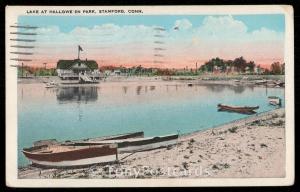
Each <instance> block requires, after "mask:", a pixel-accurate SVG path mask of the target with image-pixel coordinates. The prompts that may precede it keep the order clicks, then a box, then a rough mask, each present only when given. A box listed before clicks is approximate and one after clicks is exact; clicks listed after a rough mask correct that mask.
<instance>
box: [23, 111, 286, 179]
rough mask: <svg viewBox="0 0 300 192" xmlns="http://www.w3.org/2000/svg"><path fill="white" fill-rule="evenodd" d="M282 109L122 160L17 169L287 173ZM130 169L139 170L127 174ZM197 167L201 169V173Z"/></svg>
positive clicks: (157, 174)
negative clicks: (77, 165)
mask: <svg viewBox="0 0 300 192" xmlns="http://www.w3.org/2000/svg"><path fill="white" fill-rule="evenodd" d="M284 114H285V111H284V108H280V109H274V110H272V111H268V112H263V113H260V114H257V115H254V116H250V117H246V118H243V119H238V120H235V121H233V122H228V123H226V124H223V125H218V126H215V127H211V128H208V129H205V130H199V131H195V132H192V133H188V134H184V135H182V136H180V138H179V140H178V144H177V145H176V146H172V147H168V148H161V149H155V150H151V151H146V152H138V153H134V154H124V155H122V156H120V157H121V158H120V159H122V158H124V159H123V160H122V161H121V162H119V163H114V164H110V165H91V166H89V167H85V168H65V169H47V168H45V169H43V168H38V167H33V166H31V165H29V166H27V167H22V168H19V169H18V177H19V178H182V177H186V178H198V177H200V178H220V177H222V178H232V177H284V176H285V134H284V132H285V127H284V122H285V115H284ZM126 156H127V157H126ZM130 170H131V172H134V173H138V174H133V175H132V174H129V175H128V174H126V172H130ZM136 170H138V171H136ZM197 171H198V172H199V171H200V172H201V173H202V174H201V175H197V174H196V172H197ZM170 172H171V173H172V174H171V175H170V174H169V173H170ZM187 172H188V174H187Z"/></svg>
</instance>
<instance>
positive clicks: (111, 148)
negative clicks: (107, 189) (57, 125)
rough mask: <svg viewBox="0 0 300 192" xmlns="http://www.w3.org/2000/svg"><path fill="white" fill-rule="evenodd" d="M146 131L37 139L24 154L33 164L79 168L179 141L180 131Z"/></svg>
mask: <svg viewBox="0 0 300 192" xmlns="http://www.w3.org/2000/svg"><path fill="white" fill-rule="evenodd" d="M143 137H144V132H135V133H127V134H120V135H113V136H104V137H98V138H91V139H90V138H88V139H82V140H73V141H64V142H57V141H56V140H55V139H48V140H41V141H36V142H34V146H33V147H30V148H24V149H23V151H22V152H23V154H24V155H25V157H26V158H27V159H28V160H29V161H31V162H32V163H33V164H36V165H39V166H44V167H78V166H86V165H92V164H98V163H109V162H113V161H116V160H118V154H121V153H134V152H139V151H147V150H152V149H157V148H163V147H168V146H171V145H174V144H176V143H177V140H178V134H173V135H166V136H157V137H148V138H143Z"/></svg>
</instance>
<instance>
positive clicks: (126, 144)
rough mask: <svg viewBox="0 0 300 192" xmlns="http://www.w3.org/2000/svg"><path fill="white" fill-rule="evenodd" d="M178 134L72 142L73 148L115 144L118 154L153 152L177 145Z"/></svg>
mask: <svg viewBox="0 0 300 192" xmlns="http://www.w3.org/2000/svg"><path fill="white" fill-rule="evenodd" d="M177 140H178V134H173V135H165V136H156V137H147V138H130V139H120V140H102V141H84V142H74V143H72V144H70V145H73V146H92V145H99V144H104V145H108V144H117V146H118V153H134V152H139V151H147V150H153V149H157V148H163V147H168V146H171V145H174V144H176V143H177Z"/></svg>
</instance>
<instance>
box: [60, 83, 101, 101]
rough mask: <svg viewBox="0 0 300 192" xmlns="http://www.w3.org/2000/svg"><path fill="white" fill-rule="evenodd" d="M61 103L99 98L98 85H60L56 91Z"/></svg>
mask: <svg viewBox="0 0 300 192" xmlns="http://www.w3.org/2000/svg"><path fill="white" fill-rule="evenodd" d="M56 99H57V101H58V102H59V103H66V102H85V103H87V102H90V101H96V100H97V99H98V90H97V87H60V88H58V89H57V92H56Z"/></svg>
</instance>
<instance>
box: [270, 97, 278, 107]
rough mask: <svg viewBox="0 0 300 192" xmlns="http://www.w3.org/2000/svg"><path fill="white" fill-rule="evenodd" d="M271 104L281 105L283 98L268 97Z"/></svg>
mask: <svg viewBox="0 0 300 192" xmlns="http://www.w3.org/2000/svg"><path fill="white" fill-rule="evenodd" d="M268 99H269V104H270V105H274V106H280V105H281V98H279V97H268Z"/></svg>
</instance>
